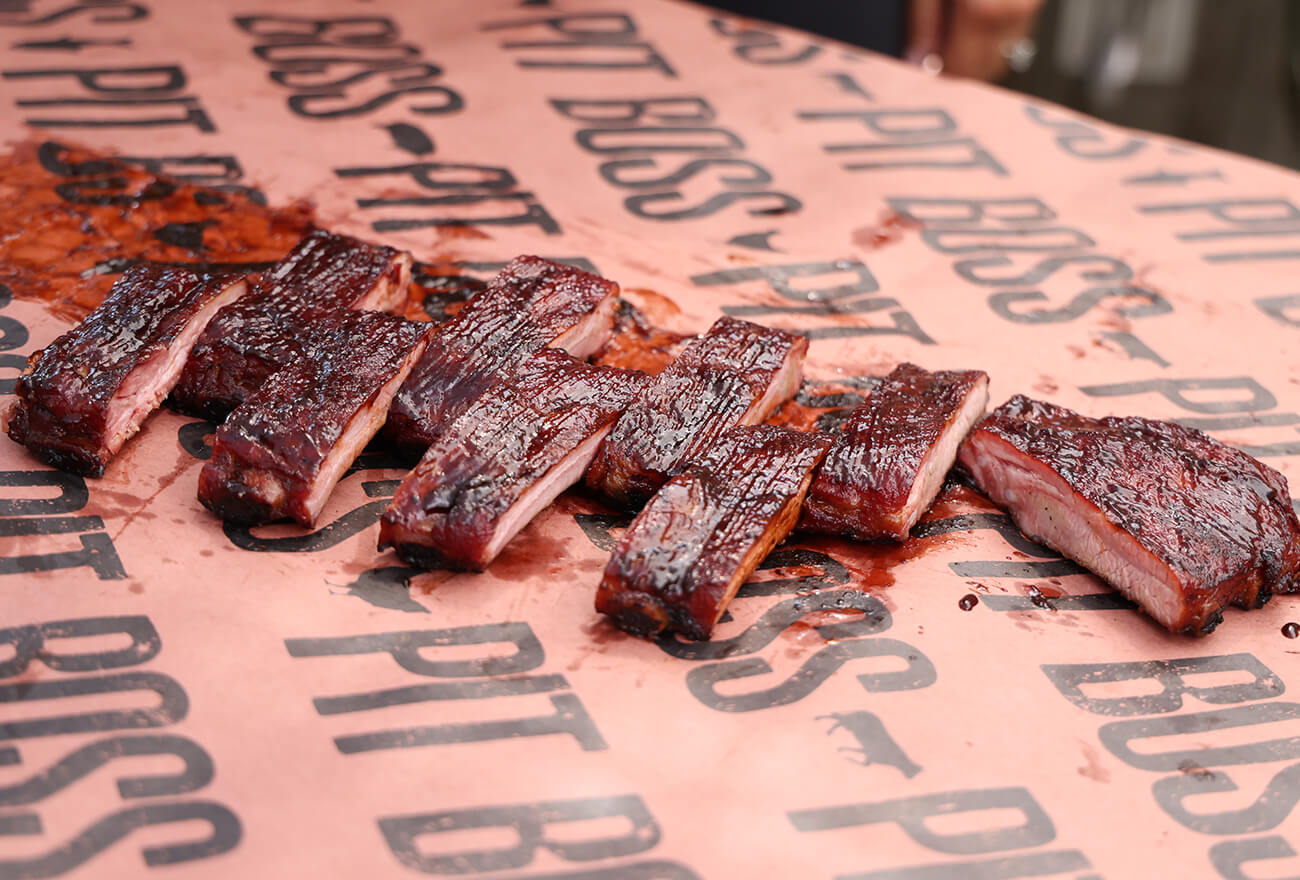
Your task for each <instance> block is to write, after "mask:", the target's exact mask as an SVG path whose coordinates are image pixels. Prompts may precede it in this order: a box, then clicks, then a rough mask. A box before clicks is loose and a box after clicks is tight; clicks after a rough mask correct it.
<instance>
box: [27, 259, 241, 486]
mask: <svg viewBox="0 0 1300 880" xmlns="http://www.w3.org/2000/svg"><path fill="white" fill-rule="evenodd" d="M245 289H246V288H245V287H244V283H243V281H241V280H240V279H239V278H238V277H237V276H232V275H222V276H206V277H201V276H199V275H196V274H195V273H193V272H191V271H189V270H187V269H179V268H170V267H165V266H154V265H148V264H144V265H138V266H134V267H132V268H131V269H129V270H128V271H127V272H126V274H124V275H123V276H122V277H121V278H119V279H118V281H117V283H115V284H114V285H113V288H112V290H110V291H109V293H108V296H107V297H105V299H104V301H103V303H101V304H100V305H99V306H98V307H97V308H96V309H95V310H94V311H92V312H91V313H90V314H89V315H87V316H86V318H85V320H83V321H82V322H81V323H80V324H79V325H78V326H76V327H75V328H73V329H72V330H69V331H68V332H67V333H64V334H63V335H62V336H60V337H59V338H58V339H56V340H54V342H52V343H50V345H48V346H47V347H46V348H45V349H44V350H42V351H37V352H35V353H33V354H32V355H31V357H30V358H28V362H27V368H26V369H25V370H24V371H23V373H22V375H21V376H20V377H19V378H18V381H17V383H16V384H15V387H14V394H15V395H16V396H17V398H18V399H17V401H16V403H15V404H14V405H13V407H12V409H11V410H10V411H9V413H8V414H7V416H6V423H7V424H6V428H7V430H8V432H9V436H10V437H12V438H13V439H14V440H15V441H17V442H18V443H22V444H23V445H25V446H27V447H28V448H29V449H30V450H31V451H32V452H33V453H35V454H36V455H37V456H38V457H39V458H40V459H41V460H42V461H44V462H46V463H48V464H52V465H54V466H55V467H57V468H62V469H63V470H67V471H72V472H74V473H78V474H83V475H85V476H92V477H97V476H100V475H101V474H102V473H103V472H104V467H105V466H106V465H107V464H108V462H109V460H110V459H112V457H113V456H114V455H115V454H116V453H117V451H118V449H120V448H121V446H122V444H123V443H125V442H126V440H127V439H128V438H129V437H130V436H131V435H132V434H134V433H135V431H136V430H137V429H138V428H139V426H140V424H141V423H142V422H143V421H144V419H145V417H146V416H147V415H148V414H149V413H150V412H152V411H153V410H154V409H155V408H156V407H157V405H158V404H159V403H160V402H161V401H162V399H163V398H164V397H166V396H167V393H168V392H169V391H170V390H171V388H172V386H173V385H174V384H175V382H176V379H177V373H178V369H179V367H180V365H181V364H182V363H183V362H184V360H185V357H186V355H187V353H188V348H189V346H190V345H192V344H193V339H194V338H195V336H196V334H197V333H198V332H199V331H201V329H202V328H203V326H205V325H206V324H207V323H208V322H209V321H210V320H211V319H212V316H213V314H215V313H216V309H217V308H219V307H220V305H221V304H222V303H225V302H229V301H232V300H234V299H236V298H238V297H239V296H240V295H241V294H242V293H243V292H244V291H245ZM185 340H188V341H185ZM177 346H180V347H181V348H183V349H185V350H180V349H178V348H177ZM124 409H125V410H129V411H126V412H124V411H123V410H124Z"/></svg>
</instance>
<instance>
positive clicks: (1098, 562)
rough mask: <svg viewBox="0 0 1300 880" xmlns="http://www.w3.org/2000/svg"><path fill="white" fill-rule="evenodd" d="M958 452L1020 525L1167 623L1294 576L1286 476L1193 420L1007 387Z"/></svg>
mask: <svg viewBox="0 0 1300 880" xmlns="http://www.w3.org/2000/svg"><path fill="white" fill-rule="evenodd" d="M960 460H961V464H962V466H963V467H965V468H966V470H967V471H969V472H970V474H971V476H972V477H974V478H975V481H976V483H978V484H979V486H980V488H981V489H983V490H984V492H985V493H986V494H987V495H988V496H989V497H990V498H992V499H993V500H994V501H995V502H997V503H998V504H1000V505H1001V506H1003V507H1005V508H1006V509H1007V510H1008V511H1009V512H1010V514H1011V517H1012V519H1014V520H1015V522H1016V525H1018V526H1019V527H1020V529H1021V531H1023V532H1024V533H1025V534H1026V535H1029V536H1030V537H1032V538H1034V539H1036V540H1039V541H1041V542H1043V543H1044V544H1046V545H1048V546H1050V547H1053V548H1055V549H1056V550H1058V551H1060V552H1061V553H1062V554H1063V555H1065V556H1068V557H1069V558H1071V559H1073V560H1075V561H1076V562H1078V563H1079V564H1080V565H1083V566H1084V567H1086V568H1088V569H1090V570H1092V571H1093V572H1094V573H1095V574H1097V575H1099V576H1100V577H1102V578H1103V579H1105V580H1106V581H1108V582H1109V583H1110V584H1111V585H1112V586H1114V587H1115V588H1116V589H1118V590H1119V591H1120V592H1122V593H1123V594H1124V595H1125V596H1127V597H1128V598H1130V599H1132V600H1133V601H1134V602H1136V603H1138V605H1140V606H1141V607H1142V608H1143V609H1144V610H1145V611H1146V612H1147V613H1148V614H1150V615H1151V616H1152V617H1153V618H1155V619H1156V620H1157V621H1159V622H1160V623H1161V624H1163V625H1164V626H1165V627H1167V628H1168V629H1170V630H1171V631H1174V632H1182V633H1198V632H1209V631H1210V630H1212V629H1213V628H1214V627H1215V626H1217V625H1218V623H1219V622H1220V620H1221V619H1222V616H1223V608H1224V607H1225V606H1226V605H1229V604H1236V605H1241V606H1243V607H1258V606H1260V605H1262V604H1263V603H1264V602H1266V601H1267V600H1268V598H1269V596H1270V595H1271V594H1272V593H1275V592H1278V593H1282V592H1287V593H1289V592H1296V590H1297V589H1298V588H1300V522H1298V521H1297V518H1296V514H1295V511H1294V510H1293V509H1292V506H1291V496H1290V494H1289V492H1288V490H1287V484H1286V478H1284V477H1283V476H1282V475H1281V474H1279V473H1278V472H1277V471H1275V470H1273V469H1272V468H1270V467H1268V466H1266V465H1264V464H1261V463H1260V462H1258V461H1256V460H1255V459H1253V458H1251V457H1250V456H1248V455H1246V454H1245V453H1244V452H1241V451H1240V450H1237V449H1232V448H1231V447H1228V446H1225V445H1223V444H1222V443H1219V442H1218V441H1216V440H1214V439H1213V438H1211V437H1209V436H1207V435H1205V434H1203V433H1201V432H1200V431H1196V430H1193V429H1191V428H1185V427H1183V426H1181V425H1178V424H1174V423H1171V422H1159V421H1152V420H1150V419H1143V418H1134V417H1129V418H1115V417H1111V418H1101V419H1095V418H1089V417H1087V416H1083V415H1080V414H1078V413H1075V412H1072V411H1071V410H1068V409H1065V408H1064V407H1060V406H1055V405H1053V404H1050V403H1042V402H1040V401H1035V400H1031V399H1029V398H1027V397H1023V396H1019V395H1018V396H1016V397H1013V398H1011V400H1009V401H1007V402H1006V403H1005V404H1003V405H1002V406H1001V407H999V408H998V409H997V410H995V411H994V412H993V413H992V414H990V415H989V417H988V418H986V419H985V420H984V421H983V422H981V423H980V425H979V427H977V428H976V429H975V431H974V432H972V434H971V436H970V437H969V438H968V439H967V441H966V444H965V445H964V446H963V447H962V450H961V453H960Z"/></svg>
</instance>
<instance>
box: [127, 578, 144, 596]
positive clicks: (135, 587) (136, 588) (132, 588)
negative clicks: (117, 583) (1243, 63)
mask: <svg viewBox="0 0 1300 880" xmlns="http://www.w3.org/2000/svg"><path fill="white" fill-rule="evenodd" d="M126 590H127V592H128V593H136V594H140V593H143V592H144V584H142V583H140V582H139V581H132V582H131V584H130V585H128V586H127V588H126Z"/></svg>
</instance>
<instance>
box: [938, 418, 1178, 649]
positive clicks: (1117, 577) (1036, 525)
mask: <svg viewBox="0 0 1300 880" xmlns="http://www.w3.org/2000/svg"><path fill="white" fill-rule="evenodd" d="M960 458H961V463H962V466H963V467H965V468H966V470H967V471H969V472H970V474H971V476H972V477H974V478H975V482H976V483H978V484H979V486H980V488H981V489H983V490H984V493H985V494H986V495H988V496H989V497H990V498H991V499H993V501H994V502H996V503H997V504H998V505H1000V506H1001V507H1004V508H1006V509H1007V511H1008V512H1009V513H1010V514H1011V517H1012V519H1014V520H1015V523H1016V525H1017V526H1019V528H1020V530H1021V531H1022V532H1024V533H1025V534H1026V535H1028V536H1029V537H1031V538H1033V539H1035V540H1037V541H1040V542H1042V543H1043V544H1046V545H1047V546H1049V547H1052V548H1054V549H1056V550H1057V551H1059V552H1060V553H1061V554H1062V555H1064V556H1067V557H1069V558H1070V559H1073V560H1074V561H1075V562H1077V563H1079V564H1080V565H1082V566H1083V567H1084V568H1087V569H1088V570H1090V571H1092V572H1093V573H1095V574H1097V575H1098V576H1100V577H1101V578H1103V579H1105V580H1106V581H1107V582H1109V583H1110V584H1111V585H1112V586H1114V587H1115V588H1116V589H1118V590H1119V591H1120V592H1121V593H1123V594H1124V595H1125V596H1127V597H1128V598H1130V599H1132V600H1133V601H1134V602H1137V603H1138V604H1139V605H1141V606H1142V607H1143V608H1144V609H1145V610H1146V611H1147V613H1148V614H1150V615H1151V616H1152V617H1154V618H1155V619H1156V620H1158V621H1159V622H1160V623H1162V624H1164V625H1165V626H1166V627H1168V628H1169V629H1173V630H1178V629H1182V628H1183V627H1184V626H1185V625H1186V624H1185V620H1186V619H1187V617H1186V615H1187V609H1186V607H1185V602H1184V598H1183V590H1182V587H1181V585H1180V584H1179V582H1178V578H1177V576H1176V575H1175V573H1174V572H1173V570H1171V569H1170V568H1169V567H1168V566H1166V565H1165V564H1164V563H1163V562H1161V561H1160V560H1159V559H1157V558H1156V557H1155V555H1153V554H1152V553H1151V551H1149V550H1147V549H1146V548H1145V547H1143V546H1142V545H1141V544H1139V543H1138V542H1137V540H1136V539H1135V538H1134V537H1133V536H1132V535H1130V534H1129V533H1128V532H1126V531H1124V530H1123V529H1121V528H1119V527H1118V526H1116V525H1114V524H1113V523H1111V522H1110V520H1108V519H1107V518H1106V516H1105V514H1103V513H1102V512H1101V510H1100V509H1098V507H1097V506H1096V505H1094V504H1093V503H1092V502H1090V501H1088V500H1087V499H1086V498H1083V497H1082V496H1080V495H1079V494H1078V493H1076V492H1075V491H1074V490H1072V489H1071V488H1070V486H1069V484H1068V483H1066V482H1065V480H1064V479H1063V478H1062V477H1061V476H1060V475H1059V474H1057V473H1056V472H1055V471H1053V470H1052V469H1051V468H1049V467H1047V466H1046V465H1044V464H1043V463H1041V462H1039V461H1037V460H1035V459H1033V458H1031V457H1030V456H1027V455H1025V454H1024V453H1022V452H1020V451H1019V450H1018V449H1016V448H1015V447H1014V446H1012V445H1011V444H1010V443H1007V442H1006V441H1005V440H1002V439H1000V438H998V437H995V436H993V435H992V434H989V433H988V432H983V431H978V430H977V431H976V432H975V433H974V434H972V435H971V437H970V440H969V441H967V443H966V445H965V446H963V447H962V449H961V453H960Z"/></svg>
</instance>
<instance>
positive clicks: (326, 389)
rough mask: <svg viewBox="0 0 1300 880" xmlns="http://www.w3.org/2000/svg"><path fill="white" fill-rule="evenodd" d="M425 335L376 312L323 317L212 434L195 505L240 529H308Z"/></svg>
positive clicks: (418, 327)
mask: <svg viewBox="0 0 1300 880" xmlns="http://www.w3.org/2000/svg"><path fill="white" fill-rule="evenodd" d="M431 329H432V327H431V325H429V324H417V323H414V322H411V321H406V320H404V319H402V318H397V317H393V316H392V315H385V314H382V313H380V312H357V311H347V310H344V311H337V312H334V313H333V314H330V315H326V316H324V317H322V318H321V319H320V320H319V321H318V322H317V325H316V326H315V327H314V328H313V330H312V332H311V334H310V335H309V338H308V339H307V340H305V341H304V343H303V346H302V351H301V353H300V354H299V356H298V357H297V358H296V359H295V360H294V361H293V363H291V364H290V365H289V366H288V367H286V368H284V369H283V370H280V371H279V372H278V373H276V374H274V375H273V376H271V378H270V379H268V380H267V382H266V384H265V385H263V386H262V387H261V388H260V389H258V390H257V391H255V392H254V393H253V394H251V395H250V396H249V397H248V399H247V400H245V401H244V402H243V403H242V404H240V405H239V407H238V408H236V409H235V411H234V412H232V413H231V414H230V416H229V418H227V419H226V421H225V423H224V424H222V426H221V427H220V428H219V429H217V433H216V436H215V438H214V439H213V443H212V458H211V459H209V461H208V463H207V464H206V465H204V466H203V470H202V471H201V472H200V474H199V500H200V501H201V502H203V505H204V506H205V507H207V508H208V509H209V510H211V511H213V512H214V513H216V514H217V515H218V516H220V517H221V518H222V519H224V520H227V521H229V522H234V523H241V524H244V525H256V524H258V523H265V522H273V521H275V520H277V519H283V518H285V517H291V518H292V519H294V520H296V521H297V522H298V523H299V524H300V525H302V526H304V527H306V528H311V526H312V525H313V524H314V523H315V521H316V517H317V516H319V515H320V511H321V508H322V507H323V506H324V505H325V501H326V500H327V499H328V498H329V495H330V493H331V492H332V491H333V490H334V486H335V484H337V483H338V481H339V480H340V479H341V478H342V477H343V473H344V471H346V470H347V468H348V466H349V465H350V464H352V462H353V460H354V459H356V457H357V455H358V454H359V453H360V452H361V450H362V449H363V448H365V445H366V444H367V443H368V442H370V439H371V438H372V437H374V436H375V434H376V433H378V431H379V428H380V426H382V425H383V423H384V418H385V416H386V415H387V414H388V406H389V403H390V402H391V401H392V398H393V395H394V394H395V393H396V392H397V387H398V386H399V385H401V383H402V381H403V380H404V379H405V378H406V376H407V374H408V373H410V371H411V367H412V366H413V365H414V363H415V361H416V359H417V358H419V356H420V355H421V353H423V351H424V346H425V344H426V343H427V341H428V337H429V332H430V331H431Z"/></svg>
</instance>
